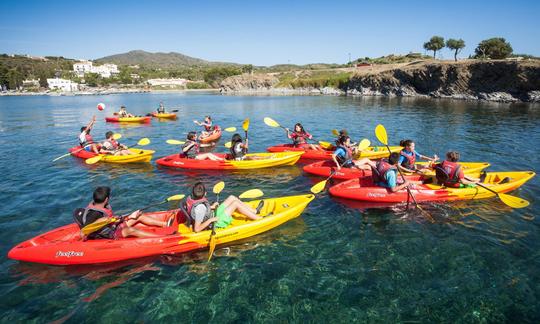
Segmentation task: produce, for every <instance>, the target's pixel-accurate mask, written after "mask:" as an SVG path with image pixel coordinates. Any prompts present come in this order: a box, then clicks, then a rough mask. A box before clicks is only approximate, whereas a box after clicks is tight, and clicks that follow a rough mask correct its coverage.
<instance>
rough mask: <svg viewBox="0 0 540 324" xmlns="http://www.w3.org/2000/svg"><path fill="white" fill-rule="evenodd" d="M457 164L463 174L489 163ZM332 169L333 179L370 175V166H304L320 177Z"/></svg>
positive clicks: (321, 162)
mask: <svg viewBox="0 0 540 324" xmlns="http://www.w3.org/2000/svg"><path fill="white" fill-rule="evenodd" d="M416 165H417V166H425V165H427V162H418V163H416ZM459 165H461V167H462V169H463V172H464V173H465V174H471V173H477V172H480V171H482V170H483V169H485V168H487V167H489V163H487V162H459ZM334 171H335V173H334V175H333V176H332V178H333V179H340V180H349V179H354V178H361V177H371V168H368V169H357V168H341V169H339V170H336V164H335V163H334V161H320V162H315V163H312V164H308V165H306V166H304V172H306V173H309V174H314V175H318V176H322V177H329V176H330V174H331V173H332V172H334ZM425 175H426V176H434V175H435V171H433V170H432V169H429V171H428V172H426V173H425Z"/></svg>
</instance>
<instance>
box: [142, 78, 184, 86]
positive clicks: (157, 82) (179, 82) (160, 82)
mask: <svg viewBox="0 0 540 324" xmlns="http://www.w3.org/2000/svg"><path fill="white" fill-rule="evenodd" d="M147 82H148V84H149V85H151V86H165V87H175V86H185V85H186V84H187V80H186V79H150V80H148V81H147Z"/></svg>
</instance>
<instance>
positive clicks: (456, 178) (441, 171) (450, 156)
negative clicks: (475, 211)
mask: <svg viewBox="0 0 540 324" xmlns="http://www.w3.org/2000/svg"><path fill="white" fill-rule="evenodd" d="M458 161H459V152H455V151H450V152H447V153H446V160H444V161H442V162H441V163H437V164H435V165H433V169H435V177H436V178H437V182H438V183H439V184H441V185H444V186H445V187H450V188H465V187H474V185H475V184H476V183H477V182H479V181H480V180H479V179H467V178H465V174H464V173H463V169H462V168H461V165H459V164H458V163H457V162H458Z"/></svg>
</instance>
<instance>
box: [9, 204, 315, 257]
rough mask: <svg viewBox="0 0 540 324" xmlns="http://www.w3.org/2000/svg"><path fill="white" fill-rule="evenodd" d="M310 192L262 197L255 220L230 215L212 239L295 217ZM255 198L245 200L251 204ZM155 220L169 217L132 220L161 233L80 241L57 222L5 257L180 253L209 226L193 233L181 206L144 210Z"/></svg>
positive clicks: (73, 228)
mask: <svg viewBox="0 0 540 324" xmlns="http://www.w3.org/2000/svg"><path fill="white" fill-rule="evenodd" d="M313 198H314V196H313V195H312V194H308V195H299V196H288V197H279V198H269V199H264V207H263V208H262V210H261V213H260V215H262V216H264V217H263V218H262V219H259V220H251V219H249V218H247V217H245V216H243V215H241V214H238V213H235V214H233V215H232V216H233V221H232V223H231V225H229V226H228V227H226V228H222V229H217V230H216V235H215V240H216V243H217V244H218V245H219V244H223V243H230V242H234V241H237V240H241V239H245V238H248V237H251V236H254V235H257V234H260V233H262V232H265V231H268V230H270V229H273V228H275V227H277V226H279V225H281V224H283V223H285V222H287V221H289V220H291V219H293V218H296V217H298V216H299V215H300V214H301V213H302V212H303V211H304V209H305V208H306V207H307V205H308V204H309V203H310V202H311V201H312V200H313ZM259 201H260V200H255V201H251V202H248V204H250V205H251V206H252V207H254V208H255V207H256V206H257V205H258V203H259ZM145 215H146V216H148V217H151V218H154V219H157V220H168V219H170V217H174V222H173V225H172V226H171V227H166V228H156V227H152V226H146V225H143V224H137V225H135V227H137V228H140V229H142V230H145V231H151V232H153V233H156V234H158V235H160V236H158V237H152V238H135V237H133V238H131V237H130V238H123V239H117V240H109V239H97V240H87V241H83V240H82V239H81V236H80V229H79V226H78V225H77V224H75V223H73V224H70V225H66V226H63V227H59V228H57V229H54V230H52V231H49V232H47V233H45V234H42V235H39V236H36V237H34V238H32V239H30V240H27V241H25V242H22V243H20V244H18V245H17V246H15V247H14V248H12V249H11V250H10V251H9V253H8V257H9V258H10V259H14V260H19V261H25V262H36V263H44V264H52V265H80V264H100V263H109V262H118V261H124V260H130V259H137V258H143V257H149V256H154V255H162V254H180V253H185V252H188V251H193V250H200V249H206V248H207V247H208V245H209V239H210V232H211V230H206V231H201V232H198V233H195V232H193V231H192V230H191V229H190V228H189V227H187V226H186V225H184V222H185V217H186V216H185V214H184V212H182V211H181V210H178V209H175V210H169V211H158V212H150V213H145Z"/></svg>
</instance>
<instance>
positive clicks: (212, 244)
mask: <svg viewBox="0 0 540 324" xmlns="http://www.w3.org/2000/svg"><path fill="white" fill-rule="evenodd" d="M208 246H209V247H210V248H209V249H208V261H209V262H210V259H212V255H214V250H215V249H216V235H215V232H213V231H212V234H210V242H208Z"/></svg>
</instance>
